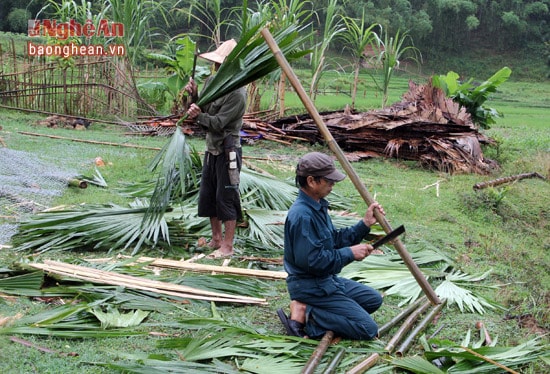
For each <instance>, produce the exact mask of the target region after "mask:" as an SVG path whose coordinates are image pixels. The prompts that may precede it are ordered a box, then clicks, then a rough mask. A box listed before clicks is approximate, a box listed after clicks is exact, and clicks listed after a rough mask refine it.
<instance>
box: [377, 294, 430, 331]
mask: <svg viewBox="0 0 550 374" xmlns="http://www.w3.org/2000/svg"><path fill="white" fill-rule="evenodd" d="M425 302H426V297H425V296H423V297H421V298H419V299H418V300H416V301H415V302H414V303H412V304H411V305H409V306H408V307H407V308H406V309H403V310H402V311H401V312H400V313H399V314H398V315H396V316H395V317H393V318H392V319H391V320H389V321H388V322H386V323H385V324H384V325H383V326H382V327H380V328H379V329H378V337H381V336H382V335H384V334H385V333H387V332H388V331H389V330H390V329H391V328H392V327H393V326H395V324H396V323H397V322H399V321H401V320H402V319H403V318H405V317H407V316H408V315H409V314H411V313H412V311H413V310H415V309H416V308H418V306H419V305H420V304H422V303H425Z"/></svg>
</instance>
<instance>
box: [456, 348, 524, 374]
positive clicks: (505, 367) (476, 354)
mask: <svg viewBox="0 0 550 374" xmlns="http://www.w3.org/2000/svg"><path fill="white" fill-rule="evenodd" d="M460 348H462V349H464V350H465V351H466V352H468V353H471V354H473V355H474V356H476V357H478V358H481V359H482V360H483V361H486V362H488V363H490V364H493V365H495V366H497V367H499V368H501V369H502V370H504V371H507V372H508V373H512V374H519V373H518V372H517V371H514V370H512V369H510V368H509V367H507V366H504V365H502V364H499V363H498V362H496V361H494V360H491V359H490V358H489V357H487V356H483V355H482V354H480V353H477V352H476V351H474V350H472V349H470V348H468V347H460Z"/></svg>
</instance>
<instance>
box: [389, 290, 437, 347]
mask: <svg viewBox="0 0 550 374" xmlns="http://www.w3.org/2000/svg"><path fill="white" fill-rule="evenodd" d="M446 302H447V300H445V299H444V300H442V301H441V304H439V305H438V306H436V307H433V308H432V310H430V311H429V313H428V314H426V316H425V317H424V318H423V319H422V321H420V322H419V323H418V325H416V327H415V328H414V330H413V331H411V333H410V334H409V335H408V336H407V338H406V339H405V340H403V342H402V343H401V345H400V346H399V348H397V351H395V354H396V355H397V356H399V357H403V354H405V352H407V350H408V349H409V348H410V346H411V344H412V342H413V341H414V339H416V337H417V336H418V334H420V333H421V332H422V331H424V330H425V329H426V327H428V324H429V323H430V322H431V321H432V320H433V319H434V318H435V316H436V315H437V314H438V313H439V312H440V311H441V308H443V306H444V305H445V303H446Z"/></svg>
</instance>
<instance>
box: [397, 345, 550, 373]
mask: <svg viewBox="0 0 550 374" xmlns="http://www.w3.org/2000/svg"><path fill="white" fill-rule="evenodd" d="M428 342H429V343H430V344H433V345H435V346H437V347H439V348H438V349H436V350H434V351H427V352H425V353H424V357H425V358H423V357H420V356H416V357H405V358H399V359H393V360H392V361H391V363H392V365H395V366H397V367H399V368H403V369H407V370H409V371H411V372H413V373H422V374H424V373H438V374H440V373H445V372H452V373H458V374H462V373H464V374H466V373H468V374H470V373H494V372H502V366H504V367H507V368H509V369H519V368H521V366H522V365H525V364H528V363H530V362H533V361H536V360H538V359H543V358H544V356H548V348H547V347H545V346H544V345H542V344H540V343H541V338H535V339H531V340H529V341H527V342H525V343H523V344H520V345H518V346H515V347H478V348H471V347H463V346H461V345H457V344H455V343H453V342H451V341H448V340H439V339H430V340H429V341H428ZM465 348H467V349H465ZM441 357H445V358H448V359H449V360H448V361H447V362H449V363H450V365H449V366H448V367H446V369H445V371H442V370H440V369H437V368H436V367H435V366H434V365H433V364H432V363H431V361H432V360H435V359H438V358H441ZM487 359H489V360H490V361H492V362H490V361H488V360H487ZM495 363H497V364H498V365H500V366H498V365H495ZM430 366H431V368H430Z"/></svg>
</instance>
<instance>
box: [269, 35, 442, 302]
mask: <svg viewBox="0 0 550 374" xmlns="http://www.w3.org/2000/svg"><path fill="white" fill-rule="evenodd" d="M261 34H262V36H263V37H264V39H265V41H266V43H267V44H268V45H269V48H270V49H271V51H272V52H273V54H274V55H275V58H276V60H277V62H278V63H279V65H280V66H281V69H282V70H283V72H284V73H285V74H286V76H287V78H288V80H289V81H290V83H291V84H292V86H293V87H294V90H295V91H296V93H297V94H298V96H299V97H300V100H301V101H302V103H303V104H304V106H305V107H306V109H307V111H308V112H309V114H310V115H311V117H312V118H313V120H314V121H315V124H316V125H317V127H318V128H319V132H320V133H321V134H322V135H323V138H324V139H325V140H326V142H327V145H328V147H329V148H330V150H331V151H332V152H333V153H334V154H335V155H336V158H337V159H338V161H339V162H340V164H341V165H342V167H343V168H344V170H345V171H346V174H347V175H348V176H349V178H350V180H351V182H352V183H353V185H354V186H355V188H356V189H357V191H358V192H359V194H360V195H361V197H362V198H363V200H364V201H365V202H366V203H367V205H370V204H372V203H373V202H374V199H373V198H372V196H371V195H370V193H369V191H368V190H367V188H366V187H365V185H364V184H363V182H362V181H361V179H360V178H359V176H358V175H357V173H356V172H355V170H354V169H353V167H352V166H351V164H350V162H349V161H348V160H347V159H346V156H345V155H344V152H342V149H340V146H339V145H338V143H336V140H334V137H333V136H332V134H331V133H330V131H329V130H328V128H327V126H326V124H325V123H324V122H323V120H322V118H321V116H320V115H319V112H318V111H317V109H316V108H315V105H314V104H313V102H312V101H311V99H310V98H309V97H308V96H307V93H306V91H305V90H304V88H303V87H302V85H301V84H300V81H299V80H298V77H297V76H296V74H295V73H294V71H293V70H292V68H291V67H290V64H289V63H288V61H287V60H286V58H285V56H284V55H283V54H282V52H281V50H280V49H279V46H278V45H277V42H276V41H275V39H274V38H273V36H272V35H271V33H270V32H269V30H268V29H267V28H264V29H262V31H261ZM374 213H375V217H376V220H377V221H378V222H379V223H380V225H381V226H382V228H383V229H384V231H385V232H386V233H389V232H391V231H392V227H391V226H390V223H389V222H388V221H387V220H386V218H385V217H384V215H382V214H380V213H379V212H378V211H377V210H375V211H374ZM393 245H394V247H395V249H396V250H397V252H398V253H399V255H400V256H401V258H402V259H403V262H404V263H405V265H406V266H407V268H408V269H409V271H410V272H411V273H412V275H413V276H414V278H415V279H416V281H417V282H418V284H419V285H420V287H421V288H422V290H423V291H424V293H425V294H426V296H427V297H428V299H429V300H430V301H431V302H432V304H433V305H437V304H440V303H441V300H439V297H438V296H437V294H436V293H435V291H434V290H433V288H432V287H431V285H430V284H429V283H428V281H427V280H426V278H425V277H424V274H422V272H421V271H420V269H419V268H418V265H416V263H415V262H414V260H413V258H412V257H411V255H410V254H409V252H407V250H406V248H405V245H404V244H403V243H402V242H401V240H400V239H399V238H397V239H396V240H394V242H393Z"/></svg>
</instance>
